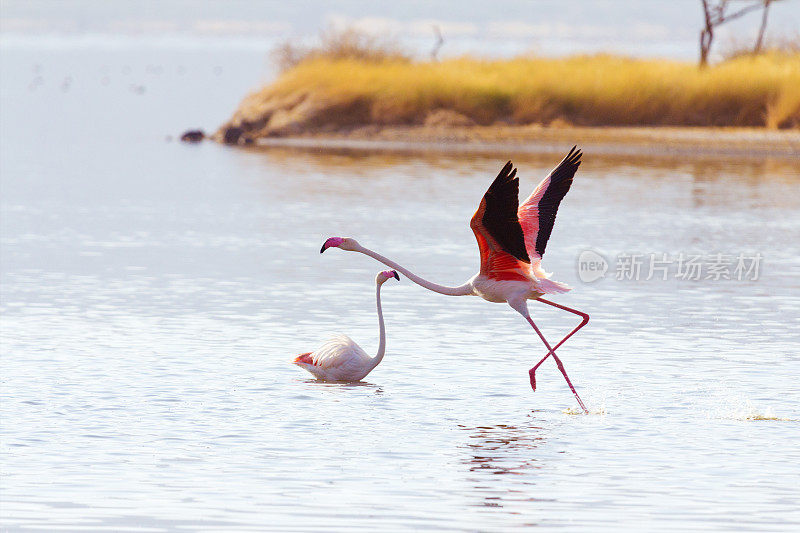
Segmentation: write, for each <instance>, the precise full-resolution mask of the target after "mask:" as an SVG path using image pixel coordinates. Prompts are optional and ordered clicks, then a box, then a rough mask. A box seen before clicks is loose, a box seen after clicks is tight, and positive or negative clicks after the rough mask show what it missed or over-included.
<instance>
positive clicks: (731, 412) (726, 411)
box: [708, 398, 797, 422]
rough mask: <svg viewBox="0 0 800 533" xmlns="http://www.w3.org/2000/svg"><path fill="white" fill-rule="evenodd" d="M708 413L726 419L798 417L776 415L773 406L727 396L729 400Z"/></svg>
mask: <svg viewBox="0 0 800 533" xmlns="http://www.w3.org/2000/svg"><path fill="white" fill-rule="evenodd" d="M708 415H709V418H722V419H725V420H744V421H759V420H771V421H781V422H797V420H796V419H792V418H783V417H780V416H778V415H776V414H775V411H774V410H773V409H772V407H766V408H764V409H760V408H758V407H756V406H755V405H754V404H753V403H752V402H751V401H750V400H748V399H746V398H727V401H724V402H721V404H720V406H719V407H717V408H716V409H714V410H712V411H710V412H709V413H708Z"/></svg>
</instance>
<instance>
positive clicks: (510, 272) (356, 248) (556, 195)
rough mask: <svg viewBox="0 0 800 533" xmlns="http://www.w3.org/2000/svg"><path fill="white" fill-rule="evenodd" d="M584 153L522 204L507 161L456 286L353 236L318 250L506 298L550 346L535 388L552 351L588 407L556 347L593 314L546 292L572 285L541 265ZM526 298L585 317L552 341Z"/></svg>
mask: <svg viewBox="0 0 800 533" xmlns="http://www.w3.org/2000/svg"><path fill="white" fill-rule="evenodd" d="M580 158H581V151H580V150H578V149H577V147H576V146H573V147H572V150H570V152H569V154H567V156H566V157H565V158H564V159H563V160H562V161H561V163H559V164H558V166H556V168H554V169H553V170H552V171H551V172H550V174H549V175H548V176H547V177H546V178H545V179H544V180H542V182H541V183H539V186H538V187H536V189H535V190H534V191H533V193H532V194H531V195H530V196H529V197H528V199H527V200H525V202H523V203H522V205H518V204H519V178H517V177H516V174H517V169H516V168H514V166H513V165H512V164H511V161H509V162H508V163H506V165H505V166H504V167H503V169H502V170H501V171H500V173H499V174H498V175H497V178H495V180H494V182H492V184H491V186H490V187H489V189H488V190H487V191H486V194H484V195H483V199H482V200H481V203H480V205H479V206H478V210H477V211H476V212H475V215H473V217H472V220H471V221H470V227H471V228H472V231H473V233H475V238H476V239H477V240H478V248H479V249H480V253H481V267H480V272H478V273H477V274H476V275H475V276H473V277H472V278H471V279H469V280H468V281H467V282H466V283H464V284H463V285H459V286H458V287H447V286H444V285H438V284H436V283H432V282H430V281H428V280H426V279H423V278H421V277H419V276H417V275H415V274H413V273H412V272H409V271H408V270H407V269H406V268H403V267H402V266H400V265H398V264H397V263H395V262H394V261H392V260H390V259H387V258H386V257H384V256H382V255H380V254H378V253H376V252H373V251H372V250H370V249H368V248H365V247H363V246H361V245H360V244H358V242H356V241H355V240H354V239H350V238H342V237H331V238H330V239H328V240H326V241H325V244H323V245H322V249H321V250H320V253H322V252H324V251H325V250H327V249H328V248H340V249H342V250H346V251H350V252H361V253H362V254H366V255H368V256H370V257H372V258H374V259H377V260H378V261H380V262H381V263H383V264H385V265H387V266H389V267H391V268H394V269H396V270H398V271H400V272H401V273H403V274H405V275H406V276H407V277H408V278H409V279H410V280H411V281H413V282H414V283H416V284H417V285H420V286H422V287H425V288H426V289H428V290H431V291H434V292H438V293H439V294H445V295H448V296H466V295H475V296H480V297H481V298H483V299H484V300H488V301H490V302H506V303H507V304H508V305H510V306H511V307H512V308H513V309H514V310H515V311H517V312H518V313H520V314H521V315H522V316H523V317H525V319H526V320H527V321H528V323H530V325H531V326H533V329H534V331H536V333H537V334H538V335H539V338H540V339H542V342H543V343H544V345H545V346H546V347H547V350H548V353H547V355H545V356H544V357H543V358H542V359H541V360H540V361H539V362H538V363H537V364H536V365H535V366H534V367H533V368H531V369H530V371H529V372H528V375H529V376H530V382H531V387H532V388H533V390H536V369H538V368H539V366H540V365H541V364H542V363H543V362H544V361H545V360H546V359H547V358H548V357H549V356H551V355H552V356H553V359H555V361H556V365H557V366H558V369H559V370H560V371H561V374H563V375H564V379H565V380H566V381H567V385H569V388H570V390H572V393H573V394H574V395H575V398H576V399H577V400H578V404H579V405H580V406H581V408H582V409H583V411H584V413H588V412H589V411H588V410H587V409H586V406H585V405H584V404H583V401H582V400H581V398H580V396H578V393H577V392H576V391H575V387H573V385H572V382H571V381H570V379H569V376H567V372H566V370H565V369H564V365H563V364H562V362H561V360H560V359H559V357H558V356H557V355H556V353H555V350H556V349H558V347H559V346H561V345H562V344H564V342H566V340H567V339H569V338H570V337H571V336H572V335H574V334H575V333H576V332H577V331H578V330H579V329H581V328H582V327H583V326H585V325H586V323H587V322H589V315H587V314H586V313H583V312H581V311H578V310H577V309H572V308H570V307H567V306H564V305H560V304H557V303H555V302H551V301H549V300H545V299H544V298H542V296H544V295H545V294H559V293H562V292H567V291H568V290H570V288H569V286H567V285H566V284H564V283H561V282H558V281H552V280H550V279H549V278H550V274H548V273H546V272H545V271H544V270H543V269H542V267H541V261H542V256H543V255H544V249H545V246H546V245H547V240H548V239H549V238H550V233H551V232H552V231H553V224H554V223H555V220H556V212H557V211H558V206H559V204H560V203H561V200H562V199H563V198H564V196H565V195H566V194H567V191H569V188H570V186H571V185H572V178H573V177H574V176H575V172H576V171H577V170H578V167H579V166H580V164H581V161H580ZM528 300H535V301H537V302H541V303H543V304H547V305H550V306H553V307H557V308H559V309H563V310H564V311H568V312H570V313H573V314H576V315H578V316H580V317H581V319H582V320H581V323H580V324H579V325H578V326H577V327H576V328H575V329H573V330H572V331H570V332H569V333H568V334H567V336H565V337H564V338H563V339H561V341H559V342H558V343H557V344H556V345H555V346H553V347H551V346H550V344H549V343H548V342H547V340H546V339H545V338H544V335H542V332H541V331H540V330H539V328H538V327H537V326H536V324H535V323H534V322H533V320H531V317H530V314H529V312H528Z"/></svg>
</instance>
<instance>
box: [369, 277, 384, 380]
mask: <svg viewBox="0 0 800 533" xmlns="http://www.w3.org/2000/svg"><path fill="white" fill-rule="evenodd" d="M375 302H376V304H377V306H378V328H379V329H380V337H381V338H380V343H379V344H378V354H377V355H376V356H375V357H373V358H372V364H371V365H370V371H372V369H373V368H375V367H376V366H378V365H379V364H381V361H383V355H384V354H385V353H386V327H385V326H384V325H383V310H382V309H381V284H380V283H379V284H378V286H377V288H376V289H375Z"/></svg>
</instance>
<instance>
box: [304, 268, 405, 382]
mask: <svg viewBox="0 0 800 533" xmlns="http://www.w3.org/2000/svg"><path fill="white" fill-rule="evenodd" d="M389 278H395V279H396V280H398V281H399V280H400V276H398V275H397V272H395V271H394V270H386V271H384V272H379V273H378V275H377V276H376V277H375V285H376V288H375V300H376V301H377V304H378V326H379V329H380V344H379V345H378V354H377V355H376V356H375V357H370V356H369V355H367V352H365V351H364V350H362V349H361V347H360V346H359V345H358V344H356V343H355V342H354V341H353V339H351V338H350V337H348V336H347V335H336V336H334V337H333V338H331V339H330V340H328V341H327V342H325V344H323V345H322V346H320V347H319V348H318V349H317V351H315V352H308V353H304V354H301V355H298V356H297V358H295V360H294V364H296V365H297V366H300V367H303V368H305V369H306V370H308V371H309V372H311V373H312V374H314V376H316V378H317V379H319V380H322V381H361V380H362V379H364V378H365V377H366V375H367V374H369V373H370V372H372V370H373V369H374V368H375V367H376V366H378V365H379V364H380V363H381V361H382V360H383V354H384V353H385V352H386V328H384V326H383V311H382V310H381V285H383V284H384V283H385V282H386V280H387V279H389Z"/></svg>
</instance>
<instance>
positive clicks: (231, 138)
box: [222, 126, 244, 144]
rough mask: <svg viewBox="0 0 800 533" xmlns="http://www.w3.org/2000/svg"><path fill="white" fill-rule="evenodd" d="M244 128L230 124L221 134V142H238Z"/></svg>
mask: <svg viewBox="0 0 800 533" xmlns="http://www.w3.org/2000/svg"><path fill="white" fill-rule="evenodd" d="M243 134H244V129H243V128H240V127H238V126H231V127H229V128H227V129H226V130H225V131H224V132H223V134H222V142H224V143H225V144H239V139H241V138H242V135H243Z"/></svg>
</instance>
